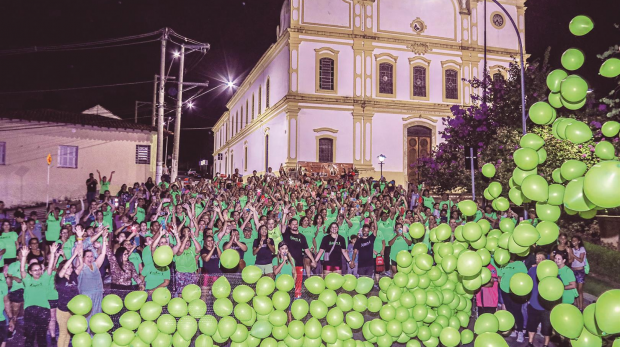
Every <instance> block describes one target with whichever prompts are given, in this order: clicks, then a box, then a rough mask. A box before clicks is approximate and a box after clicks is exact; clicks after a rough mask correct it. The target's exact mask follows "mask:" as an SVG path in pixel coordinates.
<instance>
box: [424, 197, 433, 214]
mask: <svg viewBox="0 0 620 347" xmlns="http://www.w3.org/2000/svg"><path fill="white" fill-rule="evenodd" d="M422 205H424V207H428V208H430V209H431V211H434V210H435V208H434V207H433V206H435V198H433V197H432V196H429V197H425V196H423V197H422Z"/></svg>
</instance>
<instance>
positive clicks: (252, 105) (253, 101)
mask: <svg viewBox="0 0 620 347" xmlns="http://www.w3.org/2000/svg"><path fill="white" fill-rule="evenodd" d="M252 120H254V94H252Z"/></svg>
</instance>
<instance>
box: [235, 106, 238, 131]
mask: <svg viewBox="0 0 620 347" xmlns="http://www.w3.org/2000/svg"><path fill="white" fill-rule="evenodd" d="M238 132H239V111H237V115H236V116H235V135H236V134H237V133H238Z"/></svg>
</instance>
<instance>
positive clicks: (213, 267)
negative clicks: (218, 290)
mask: <svg viewBox="0 0 620 347" xmlns="http://www.w3.org/2000/svg"><path fill="white" fill-rule="evenodd" d="M209 252H210V251H209V250H208V249H206V248H204V247H203V248H202V249H201V250H200V258H201V259H202V255H203V254H209ZM220 272H222V271H220V257H219V256H218V254H217V249H215V248H214V249H213V254H211V259H209V261H204V260H203V261H202V273H203V274H216V273H220Z"/></svg>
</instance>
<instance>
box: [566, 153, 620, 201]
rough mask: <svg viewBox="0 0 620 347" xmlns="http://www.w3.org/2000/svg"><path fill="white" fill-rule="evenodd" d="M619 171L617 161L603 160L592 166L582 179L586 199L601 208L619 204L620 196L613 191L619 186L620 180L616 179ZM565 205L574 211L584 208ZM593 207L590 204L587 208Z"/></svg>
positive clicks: (619, 167)
mask: <svg viewBox="0 0 620 347" xmlns="http://www.w3.org/2000/svg"><path fill="white" fill-rule="evenodd" d="M619 173H620V162H619V161H603V162H600V163H598V164H596V165H594V166H592V167H591V168H590V170H588V172H587V173H586V175H585V179H584V181H583V193H585V197H586V200H587V201H591V202H592V204H594V205H596V206H599V207H603V208H614V207H617V206H620V197H619V196H618V194H615V192H617V190H616V189H618V188H619V187H620V181H619V180H618V177H619V176H618V174H619ZM567 190H568V187H567ZM588 206H589V205H588ZM567 207H569V208H571V209H573V210H575V211H585V210H586V209H583V210H579V209H576V208H572V207H570V206H567ZM593 207H594V206H590V208H589V209H587V210H590V209H592V208H593Z"/></svg>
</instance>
